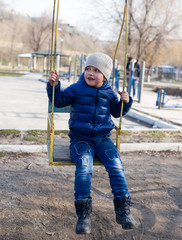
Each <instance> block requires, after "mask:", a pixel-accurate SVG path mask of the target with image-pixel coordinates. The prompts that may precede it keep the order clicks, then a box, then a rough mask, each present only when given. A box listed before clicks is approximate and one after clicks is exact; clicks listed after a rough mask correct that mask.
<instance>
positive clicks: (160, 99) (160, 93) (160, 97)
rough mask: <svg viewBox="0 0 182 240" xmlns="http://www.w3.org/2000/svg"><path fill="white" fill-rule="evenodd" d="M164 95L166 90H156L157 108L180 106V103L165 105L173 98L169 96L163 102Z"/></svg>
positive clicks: (181, 106)
mask: <svg viewBox="0 0 182 240" xmlns="http://www.w3.org/2000/svg"><path fill="white" fill-rule="evenodd" d="M165 97H166V92H165V91H164V90H163V89H161V90H159V91H157V100H156V106H158V109H161V108H182V105H180V104H176V105H171V106H167V105H166V103H167V102H169V101H170V100H174V98H171V99H170V98H168V99H167V101H166V102H165Z"/></svg>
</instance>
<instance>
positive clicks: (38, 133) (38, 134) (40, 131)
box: [27, 130, 47, 136]
mask: <svg viewBox="0 0 182 240" xmlns="http://www.w3.org/2000/svg"><path fill="white" fill-rule="evenodd" d="M27 134H28V135H33V136H40V135H41V136H45V135H46V134H47V131H44V130H28V131H27Z"/></svg>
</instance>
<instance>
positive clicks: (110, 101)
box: [47, 53, 137, 234]
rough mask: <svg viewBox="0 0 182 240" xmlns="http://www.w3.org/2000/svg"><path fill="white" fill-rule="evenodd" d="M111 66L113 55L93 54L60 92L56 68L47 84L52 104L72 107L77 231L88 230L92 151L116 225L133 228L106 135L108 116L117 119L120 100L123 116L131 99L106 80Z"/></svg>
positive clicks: (114, 153)
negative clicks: (106, 179) (104, 180)
mask: <svg viewBox="0 0 182 240" xmlns="http://www.w3.org/2000/svg"><path fill="white" fill-rule="evenodd" d="M112 68H113V64H112V59H111V58H110V57H109V56H108V55H106V54H104V53H94V54H92V55H90V56H89V57H88V58H87V60H86V64H85V71H84V73H82V75H81V76H80V79H79V80H78V82H76V83H74V84H72V85H70V86H69V87H67V88H66V89H65V90H62V91H61V89H60V81H59V77H58V75H57V72H56V71H52V73H51V74H50V76H49V82H48V83H47V93H48V97H49V99H50V101H51V102H52V85H53V82H55V102H54V105H55V106H56V107H65V106H68V105H71V113H70V120H69V129H70V131H69V137H70V143H71V145H70V154H71V158H72V161H73V162H74V164H75V166H76V171H75V187H74V190H75V194H74V195H75V208H76V214H77V216H78V221H77V224H76V233H77V234H88V233H91V213H92V197H91V178H92V173H93V159H94V156H95V155H96V156H97V157H98V158H99V159H100V160H101V161H102V163H103V165H104V166H105V168H106V171H107V172H108V174H109V179H110V185H111V188H112V193H113V196H114V199H113V202H114V209H115V213H116V221H117V223H118V224H121V225H122V227H123V228H124V229H132V228H136V227H137V223H136V221H135V220H134V219H133V217H132V215H131V214H130V199H131V198H130V194H129V191H128V187H127V183H126V178H125V174H124V168H123V164H122V161H121V158H120V154H119V152H118V150H117V148H116V146H115V145H114V143H113V142H112V141H111V138H110V135H111V131H112V129H114V127H115V125H114V123H113V121H112V119H111V115H112V116H113V117H117V118H118V117H120V111H121V102H122V101H123V102H124V107H123V113H122V114H123V115H125V114H126V113H127V112H128V111H129V110H130V108H131V105H132V101H133V100H132V98H131V97H129V95H128V93H127V92H126V91H122V92H120V91H118V94H119V95H120V99H119V98H118V96H117V94H116V92H114V90H113V89H112V88H111V85H110V83H109V81H108V80H109V78H110V75H111V71H112ZM103 204H104V203H103Z"/></svg>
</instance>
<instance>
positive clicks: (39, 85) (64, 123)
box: [0, 73, 149, 130]
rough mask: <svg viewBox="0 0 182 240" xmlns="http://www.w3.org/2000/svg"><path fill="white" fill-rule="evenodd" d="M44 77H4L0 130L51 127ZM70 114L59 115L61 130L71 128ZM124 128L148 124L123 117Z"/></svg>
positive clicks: (56, 121) (0, 92)
mask: <svg viewBox="0 0 182 240" xmlns="http://www.w3.org/2000/svg"><path fill="white" fill-rule="evenodd" d="M40 78H42V74H38V73H31V74H28V75H25V76H23V77H0V85H1V88H0V129H19V130H27V129H42V130H45V129H46V128H47V104H48V99H47V94H46V89H45V88H46V84H45V83H44V82H41V81H38V79H40ZM68 119H69V113H65V114H55V126H56V129H57V130H60V129H68ZM122 125H123V128H126V129H133V128H135V129H142V128H144V129H146V128H148V127H149V126H148V125H147V124H141V123H138V122H137V121H132V120H131V119H130V118H123V124H122Z"/></svg>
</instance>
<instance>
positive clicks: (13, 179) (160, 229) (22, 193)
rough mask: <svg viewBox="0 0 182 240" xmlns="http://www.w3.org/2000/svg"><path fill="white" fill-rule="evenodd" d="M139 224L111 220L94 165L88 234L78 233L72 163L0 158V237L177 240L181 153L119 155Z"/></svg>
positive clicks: (102, 179)
mask: <svg viewBox="0 0 182 240" xmlns="http://www.w3.org/2000/svg"><path fill="white" fill-rule="evenodd" d="M122 160H123V163H124V167H125V174H126V178H127V182H128V187H129V190H130V194H131V196H132V201H133V202H134V205H133V206H132V207H131V211H132V214H133V216H134V218H135V219H136V220H137V222H138V224H139V227H138V229H135V230H123V229H122V228H121V226H120V225H118V224H117V223H116V222H115V215H114V211H113V201H112V194H111V190H110V186H109V180H108V175H107V173H106V171H105V170H104V167H103V166H94V174H93V177H92V198H93V214H92V233H91V234H90V235H86V236H84V235H76V234H75V223H76V214H75V209H74V196H73V188H74V170H75V167H74V166H49V165H48V159H47V155H46V154H25V153H8V154H7V155H5V156H4V157H1V170H0V189H1V190H0V239H1V240H40V239H42V240H49V239H51V240H59V239H60V240H77V239H79V240H87V239H88V240H100V239H104V240H119V239H120V240H121V239H123V240H159V239H160V240H181V239H182V238H181V236H182V200H181V199H182V188H181V185H182V178H181V176H182V164H181V161H182V153H180V152H160V153H159V152H145V153H141V152H137V153H125V154H122Z"/></svg>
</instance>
